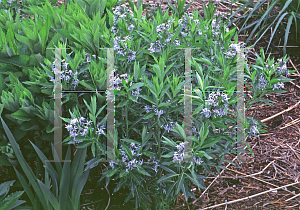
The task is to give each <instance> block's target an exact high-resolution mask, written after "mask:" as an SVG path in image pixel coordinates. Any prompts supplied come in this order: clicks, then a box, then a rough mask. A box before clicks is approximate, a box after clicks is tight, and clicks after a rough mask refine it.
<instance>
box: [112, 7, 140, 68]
mask: <svg viewBox="0 0 300 210" xmlns="http://www.w3.org/2000/svg"><path fill="white" fill-rule="evenodd" d="M113 14H114V26H113V27H112V29H111V32H112V33H113V34H117V32H118V22H119V20H120V19H123V20H125V21H126V22H127V25H128V31H130V32H132V31H133V29H134V25H133V24H132V23H133V22H134V21H136V20H137V19H136V18H134V14H133V12H132V11H131V10H129V9H127V7H126V6H125V5H121V6H117V7H116V8H115V10H114V12H113ZM128 15H130V16H128ZM127 16H128V17H129V20H128V18H126V17H127ZM130 39H132V36H127V37H122V36H117V37H115V38H114V50H117V55H122V56H126V55H127V63H129V62H131V61H133V60H134V59H135V57H136V52H134V51H133V50H131V49H128V48H127V43H125V41H127V40H130ZM120 44H121V45H122V46H123V48H121V46H120Z"/></svg>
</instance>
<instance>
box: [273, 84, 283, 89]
mask: <svg viewBox="0 0 300 210" xmlns="http://www.w3.org/2000/svg"><path fill="white" fill-rule="evenodd" d="M280 88H284V84H283V83H282V82H278V83H276V84H274V85H273V90H275V89H280Z"/></svg>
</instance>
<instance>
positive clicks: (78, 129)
mask: <svg viewBox="0 0 300 210" xmlns="http://www.w3.org/2000/svg"><path fill="white" fill-rule="evenodd" d="M78 123H79V124H78ZM92 123H93V121H91V120H90V121H87V120H86V119H85V118H84V117H81V118H80V119H79V120H78V119H77V118H74V119H72V120H71V121H70V124H66V126H65V128H67V130H68V131H69V133H70V137H73V138H74V139H73V140H74V142H75V143H80V142H83V141H78V140H76V139H75V138H76V137H77V136H79V135H80V136H86V134H87V131H88V127H89V125H91V124H92ZM83 125H85V126H84V127H83ZM92 129H93V128H92ZM102 129H103V127H102V126H101V128H98V132H99V135H100V134H104V132H103V130H102Z"/></svg>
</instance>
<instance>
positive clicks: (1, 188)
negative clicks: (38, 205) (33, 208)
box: [0, 180, 26, 210]
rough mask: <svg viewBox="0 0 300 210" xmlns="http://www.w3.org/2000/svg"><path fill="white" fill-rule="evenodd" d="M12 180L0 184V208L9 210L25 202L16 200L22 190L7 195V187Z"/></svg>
mask: <svg viewBox="0 0 300 210" xmlns="http://www.w3.org/2000/svg"><path fill="white" fill-rule="evenodd" d="M14 182H15V180H13V181H8V182H4V183H1V184H0V210H11V209H14V208H16V207H17V206H20V205H21V204H23V203H25V202H26V201H23V200H18V199H19V198H20V197H21V196H22V195H23V193H24V191H17V192H14V193H12V194H10V195H9V196H7V194H8V192H9V188H10V187H11V186H12V185H13V183H14Z"/></svg>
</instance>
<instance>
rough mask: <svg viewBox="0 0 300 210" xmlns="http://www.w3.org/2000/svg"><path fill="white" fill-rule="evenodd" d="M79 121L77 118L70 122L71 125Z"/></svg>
mask: <svg viewBox="0 0 300 210" xmlns="http://www.w3.org/2000/svg"><path fill="white" fill-rule="evenodd" d="M77 123H78V119H77V118H74V119H72V120H71V122H70V124H71V125H76V124H77Z"/></svg>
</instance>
